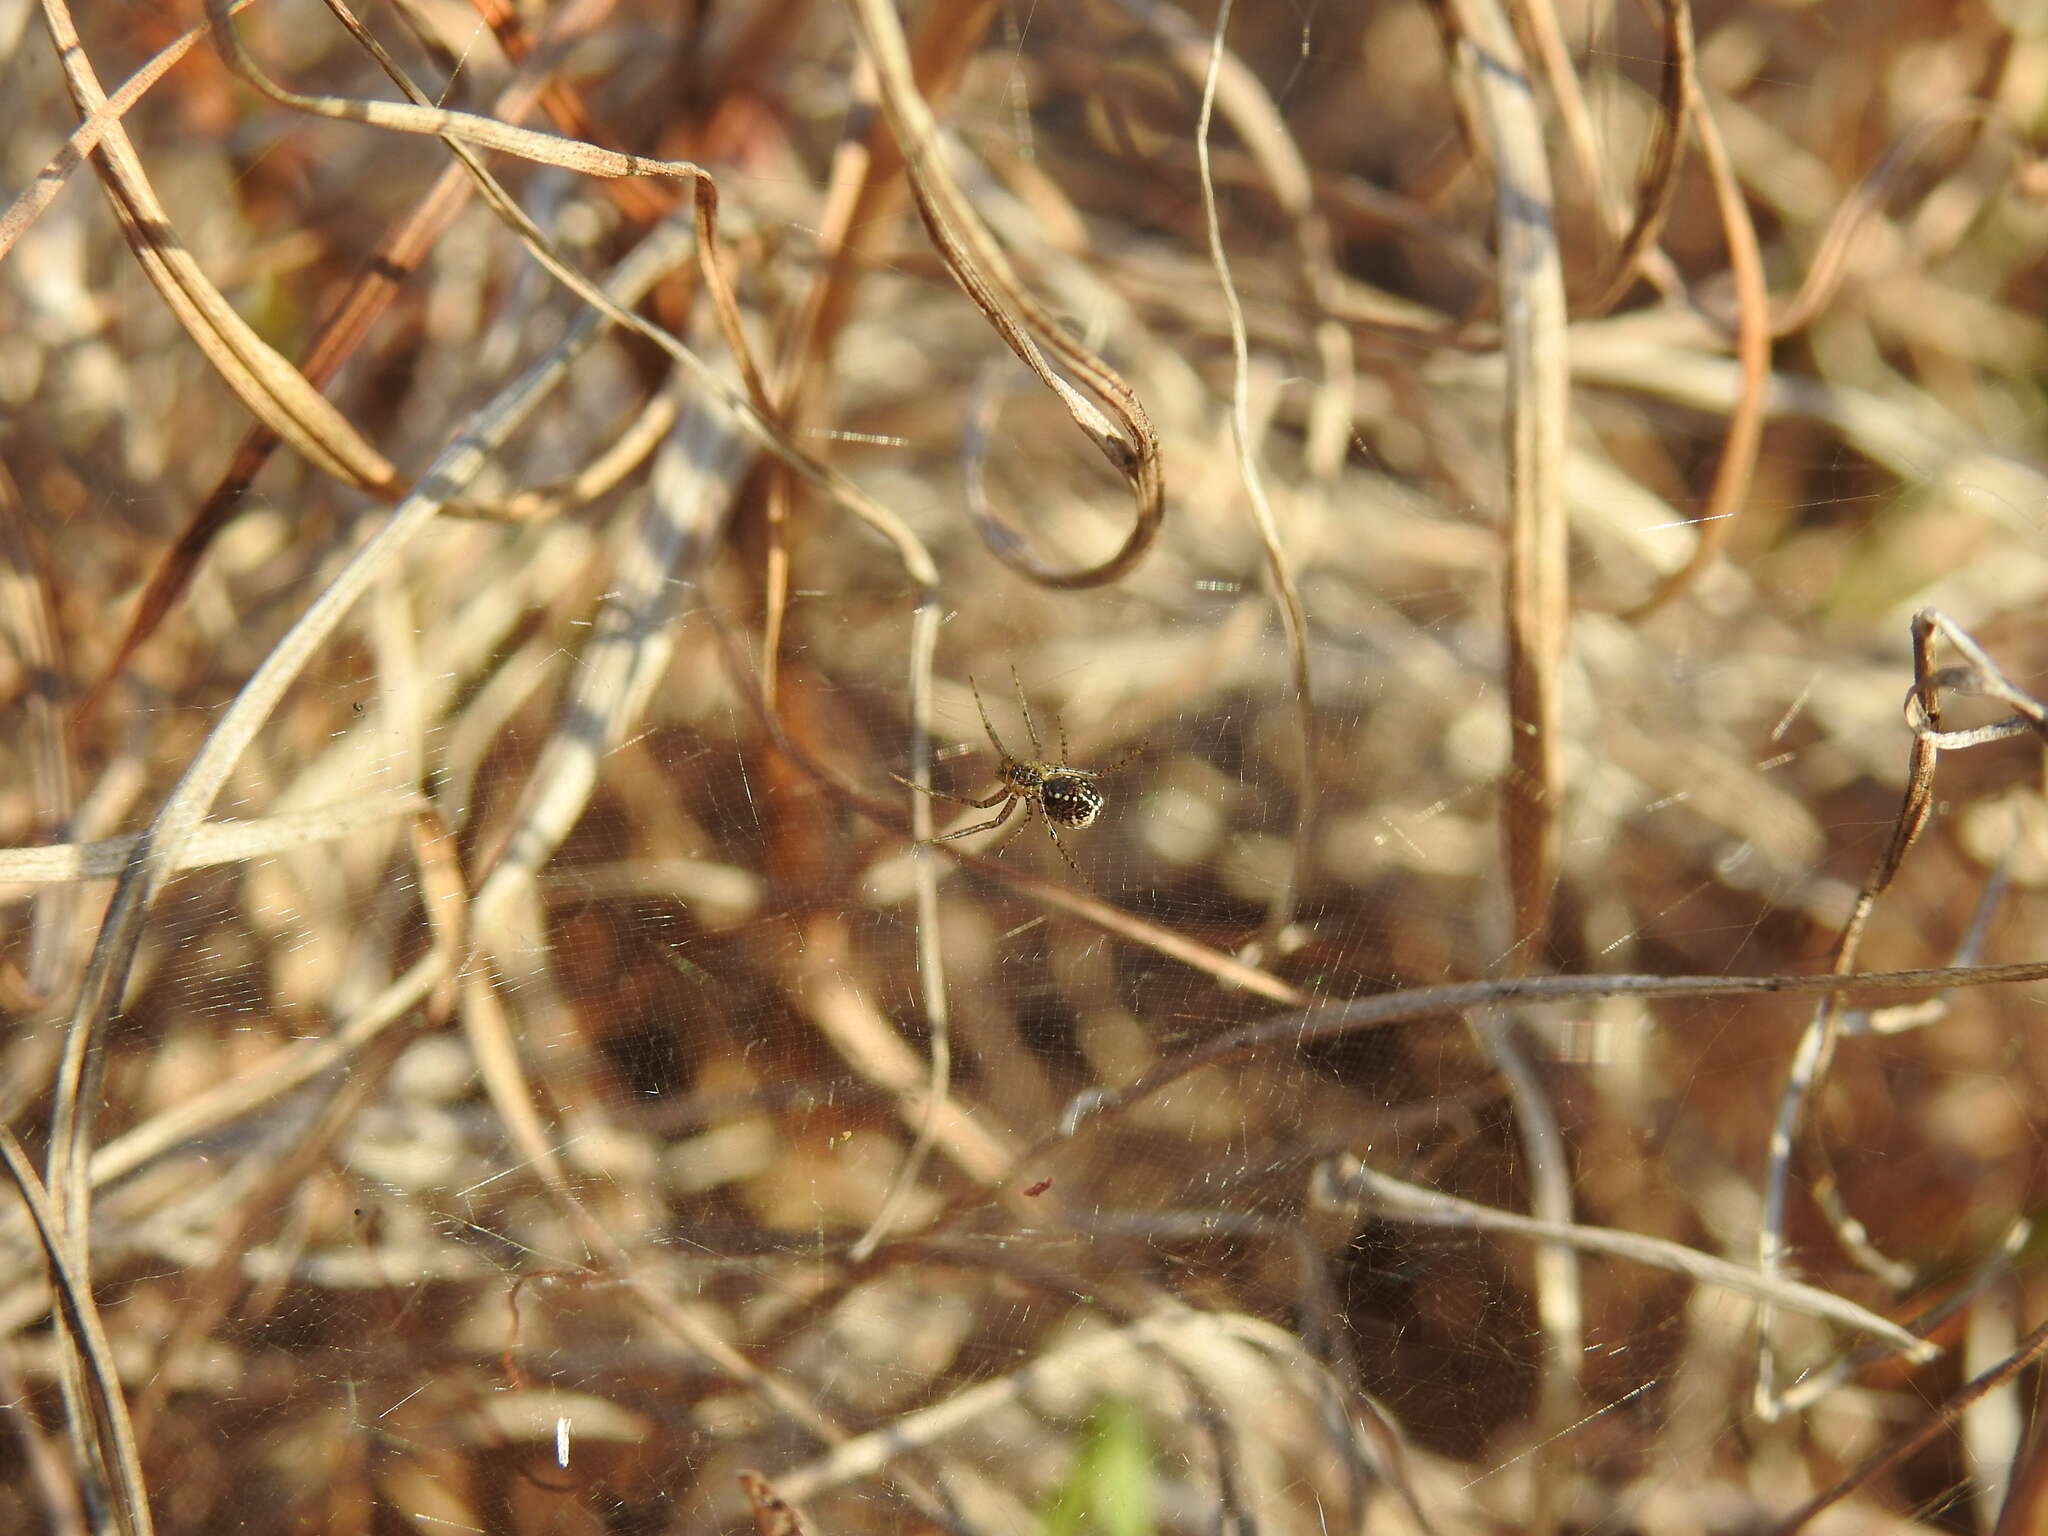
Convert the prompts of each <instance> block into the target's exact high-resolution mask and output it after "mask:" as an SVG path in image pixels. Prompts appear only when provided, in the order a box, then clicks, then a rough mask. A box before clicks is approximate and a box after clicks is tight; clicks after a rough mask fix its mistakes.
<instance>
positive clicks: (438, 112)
mask: <svg viewBox="0 0 2048 1536" xmlns="http://www.w3.org/2000/svg"><path fill="white" fill-rule="evenodd" d="M206 15H207V19H208V20H209V21H210V22H212V24H213V29H214V40H215V44H216V46H217V47H218V48H219V49H220V52H221V57H222V58H223V59H224V60H225V61H226V62H227V65H228V67H229V68H230V69H232V70H233V71H234V72H235V73H236V74H237V75H240V76H241V77H242V79H244V80H245V81H247V82H248V83H249V84H250V85H252V86H254V87H255V88H256V89H257V90H258V91H261V92H262V93H263V94H264V95H265V96H268V97H269V98H270V99H271V100H272V101H274V102H276V103H277V104H278V105H279V106H282V107H290V108H292V109H293V110H294V111H297V112H305V113H308V114H310V115H312V116H314V117H325V118H331V119H333V120H335V121H336V122H344V123H364V124H367V125H369V126H370V127H373V128H388V129H390V130H392V131H393V132H396V133H416V134H424V135H426V136H428V137H430V138H439V139H452V140H455V141H456V142H458V143H462V144H469V145H473V146H474V147H476V148H478V149H489V150H496V151H497V152H498V153H500V154H505V155H511V156H513V157H514V158H516V159H520V160H530V161H532V162H534V163H535V164H536V165H552V166H555V167H557V168H558V169H561V170H565V171H574V172H576V173H577V174H578V175H581V176H600V177H614V176H661V177H669V178H674V179H678V180H684V181H693V182H698V183H703V182H706V181H708V180H710V176H709V174H708V173H707V172H706V171H705V170H704V168H703V167H702V166H700V165H694V164H692V163H691V162H690V161H688V160H657V159H650V158H648V157H646V156H643V155H629V154H627V153H625V152H624V151H623V150H616V149H605V148H603V147H601V146H599V145H596V144H591V143H587V142H585V141H584V140H582V139H568V138H564V137H562V136H561V135H560V134H556V133H543V132H541V131H540V130H539V129H536V128H521V127H518V126H517V125H515V124H512V123H507V122H504V121H502V120H500V119H498V118H495V117H484V116H482V115H480V114H478V113H475V112H456V111H451V110H449V109H448V108H445V107H434V106H425V105H422V104H420V103H418V102H411V103H407V102H397V101H374V100H364V99H361V98H358V97H349V96H307V95H303V94H301V93H300V92H298V91H294V90H289V89H287V88H286V87H285V86H283V85H280V84H279V83H278V82H277V81H276V80H275V79H273V78H272V77H271V76H270V75H268V74H267V73H265V72H264V69H263V66H262V65H261V64H259V63H257V62H256V58H255V56H254V55H253V54H251V53H250V52H249V50H248V48H247V47H246V46H245V45H244V44H243V42H242V37H241V34H240V32H239V31H237V30H236V27H235V23H234V15H233V11H232V9H231V8H230V7H229V5H228V3H227V0H206Z"/></svg>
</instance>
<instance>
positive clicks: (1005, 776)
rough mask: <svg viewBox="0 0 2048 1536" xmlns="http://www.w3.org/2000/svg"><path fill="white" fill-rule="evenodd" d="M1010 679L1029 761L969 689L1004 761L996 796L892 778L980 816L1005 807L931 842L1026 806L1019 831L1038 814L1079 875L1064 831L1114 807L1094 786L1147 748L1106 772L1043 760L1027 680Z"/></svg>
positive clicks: (987, 827) (994, 822)
mask: <svg viewBox="0 0 2048 1536" xmlns="http://www.w3.org/2000/svg"><path fill="white" fill-rule="evenodd" d="M1010 680H1011V681H1012V682H1014V683H1015V684H1016V685H1017V704H1018V706H1019V707H1020V708H1021V709H1022V710H1023V712H1024V730H1025V734H1027V735H1028V736H1030V738H1031V751H1032V754H1033V755H1032V756H1031V757H1030V758H1018V757H1012V756H1011V755H1010V749H1009V748H1008V747H1006V746H1004V745H1003V738H1002V737H1000V736H998V735H997V734H996V728H995V724H994V722H993V721H991V720H990V719H989V717H988V706H987V705H986V704H984V703H982V702H981V690H980V689H979V688H977V687H975V683H974V679H973V678H971V677H970V678H968V679H967V686H968V687H969V688H970V689H973V691H974V707H975V708H976V709H978V710H980V711H981V728H982V729H983V730H985V731H987V732H988V739H989V745H991V746H993V747H994V748H995V749H996V756H997V757H998V758H1000V759H1001V762H1000V763H999V764H998V765H997V767H996V780H997V783H996V788H995V792H994V793H993V794H991V795H989V796H988V797H986V798H985V799H981V800H971V799H969V798H968V797H967V796H965V795H953V794H948V793H947V792H946V791H945V790H943V789H927V788H926V787H925V786H924V785H922V784H911V783H910V780H908V779H906V778H904V777H903V775H901V774H900V773H899V774H891V775H890V777H891V778H893V779H895V780H896V782H897V783H899V784H907V785H909V786H910V788H912V789H914V790H916V791H917V792H918V793H919V794H924V795H930V796H931V797H932V798H933V799H934V800H951V801H953V802H954V803H955V804H957V805H966V806H972V807H973V808H974V809H975V810H978V811H985V810H988V809H989V808H990V807H992V806H998V805H999V806H1001V807H1002V809H1001V810H999V811H997V812H996V814H995V815H993V816H991V817H990V818H989V819H988V820H987V821H978V822H976V823H975V824H974V825H973V826H971V827H962V828H961V829H960V830H959V831H958V832H948V833H946V834H945V836H943V837H935V838H933V839H932V841H933V842H935V843H950V842H952V841H953V840H954V839H955V838H960V837H972V836H973V835H974V834H975V833H977V832H990V831H993V830H994V829H995V828H997V827H1000V826H1001V825H1002V824H1003V823H1004V822H1006V821H1008V820H1009V819H1010V817H1011V815H1012V814H1013V813H1014V812H1015V811H1016V809H1017V807H1018V806H1020V805H1021V806H1023V807H1024V820H1023V821H1020V822H1019V823H1018V824H1017V831H1022V830H1023V829H1024V827H1025V825H1026V824H1028V823H1029V822H1030V820H1031V813H1032V812H1033V811H1037V812H1039V813H1040V814H1042V815H1043V816H1044V817H1045V831H1046V835H1047V836H1048V837H1050V838H1051V839H1052V845H1053V847H1055V848H1057V849H1059V851H1060V857H1061V858H1063V859H1065V860H1066V861H1067V867H1068V868H1069V869H1071V870H1073V871H1074V873H1075V874H1077V875H1078V874H1079V873H1080V872H1081V866H1080V865H1078V864H1076V863H1075V862H1074V856H1073V855H1072V854H1071V853H1068V852H1067V845H1066V844H1065V843H1063V842H1061V841H1060V833H1059V829H1060V828H1061V827H1065V828H1066V829H1067V830H1068V831H1069V832H1078V831H1079V830H1080V829H1081V828H1083V827H1086V826H1090V825H1092V824H1093V823H1094V821H1095V818H1096V817H1098V816H1100V815H1101V814H1102V808H1103V806H1105V805H1107V804H1108V803H1109V802H1108V801H1107V800H1106V799H1105V798H1104V796H1103V793H1102V791H1101V790H1099V789H1097V788H1096V787H1095V783H1096V780H1098V779H1101V778H1105V777H1107V776H1108V775H1110V774H1112V773H1115V772H1116V771H1117V770H1118V769H1119V768H1121V767H1123V766H1124V764H1126V763H1128V762H1129V761H1130V760H1131V759H1132V758H1134V757H1136V756H1137V755H1138V753H1140V752H1142V751H1143V750H1144V745H1143V743H1140V744H1139V745H1138V746H1136V747H1134V748H1132V749H1131V750H1130V751H1129V752H1126V753H1125V754H1124V755H1123V756H1122V757H1120V758H1118V759H1117V760H1116V761H1115V762H1114V763H1111V764H1110V765H1109V766H1108V767H1107V768H1075V767H1073V766H1071V765H1070V764H1068V763H1066V762H1064V761H1062V762H1057V763H1049V762H1045V761H1042V755H1043V753H1044V752H1045V746H1044V744H1043V743H1042V742H1040V741H1039V739H1038V730H1037V728H1036V727H1035V726H1033V725H1032V723H1031V704H1030V702H1029V701H1028V700H1027V699H1026V698H1025V697H1024V680H1023V679H1022V678H1020V677H1018V676H1017V669H1016V668H1015V667H1012V668H1011V669H1010ZM1054 719H1055V720H1056V721H1057V720H1058V717H1057V716H1055V717H1054ZM1066 755H1067V728H1066V726H1065V724H1064V723H1061V724H1060V756H1061V758H1065V757H1066ZM1010 836H1011V837H1014V836H1016V832H1012V833H1011V834H1010ZM1009 840H1010V839H1009V838H1007V837H1006V838H1004V839H1003V841H1002V844H1000V845H998V848H997V850H996V851H997V852H1001V850H1002V847H1003V846H1007V844H1008V843H1009Z"/></svg>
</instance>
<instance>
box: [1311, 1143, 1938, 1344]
mask: <svg viewBox="0 0 2048 1536" xmlns="http://www.w3.org/2000/svg"><path fill="white" fill-rule="evenodd" d="M1342 1164H1343V1166H1342V1167H1341V1168H1339V1167H1337V1166H1336V1165H1335V1164H1332V1163H1325V1164H1324V1165H1323V1167H1322V1168H1321V1169H1320V1170H1318V1183H1319V1185H1320V1186H1321V1187H1320V1189H1319V1190H1318V1193H1319V1195H1321V1196H1322V1197H1323V1198H1324V1199H1327V1200H1329V1201H1332V1202H1339V1201H1344V1200H1355V1201H1358V1202H1360V1203H1362V1204H1364V1205H1366V1206H1368V1207H1370V1208H1371V1209H1373V1210H1375V1211H1378V1212H1380V1213H1382V1214H1384V1215H1388V1216H1391V1217H1393V1218H1394V1219H1395V1220H1397V1221H1413V1222H1419V1223H1423V1224H1425V1225H1428V1226H1438V1227H1463V1228H1467V1229H1469V1230H1472V1231H1478V1232H1507V1233H1512V1234H1514V1235H1516V1236H1519V1237H1532V1238H1535V1239H1537V1240H1538V1241H1540V1242H1549V1243H1566V1244H1569V1245H1570V1246H1572V1247H1574V1248H1578V1249H1582V1250H1584V1251H1585V1252H1587V1253H1601V1254H1607V1255H1609V1256H1610V1257H1613V1258H1619V1259H1627V1260H1630V1261H1631V1262H1633V1263H1637V1264H1649V1265H1654V1266H1655V1267H1657V1268H1659V1269H1668V1270H1671V1271H1672V1272H1673V1273H1675V1274H1681V1275H1684V1276H1685V1277H1686V1278H1688V1279H1691V1280H1697V1281H1700V1282H1702V1283H1704V1284H1707V1285H1718V1286H1720V1287H1721V1288H1722V1289H1724V1290H1730V1291H1734V1292H1735V1293H1736V1294H1737V1295H1739V1296H1749V1297H1752V1298H1754V1299H1756V1300H1758V1301H1764V1302H1770V1303H1772V1304H1775V1305H1777V1306H1781V1307H1784V1308H1785V1309H1787V1310H1788V1311H1791V1310H1797V1311H1799V1312H1802V1313H1805V1314H1806V1315H1807V1316H1810V1317H1819V1318H1825V1319H1827V1320H1828V1321H1829V1322H1833V1323H1840V1324H1842V1325H1843V1326H1845V1327H1849V1328H1855V1329H1857V1330H1859V1331H1861V1332H1864V1333H1868V1334H1870V1335H1871V1336H1872V1337H1874V1338H1879V1339H1883V1340H1884V1341H1885V1342H1887V1343H1888V1344H1890V1345H1891V1346H1892V1348H1893V1349H1895V1350H1897V1351H1898V1352H1899V1353H1901V1354H1904V1355H1907V1356H1909V1357H1910V1358H1912V1359H1914V1360H1931V1359H1933V1358H1934V1357H1936V1356H1937V1355H1939V1354H1940V1353H1941V1351H1940V1350H1939V1349H1937V1348H1936V1347H1935V1346H1934V1345H1933V1344H1930V1343H1929V1342H1928V1341H1927V1340H1925V1339H1923V1338H1919V1337H1917V1336H1916V1335H1914V1334H1911V1333H1908V1332H1907V1331H1906V1330H1905V1329H1904V1328H1901V1327H1900V1326H1899V1325H1898V1324H1897V1323H1895V1322H1893V1321H1892V1320H1891V1319H1890V1318H1888V1317H1880V1316H1878V1315H1877V1314H1876V1313H1875V1312H1872V1311H1870V1310H1869V1309H1868V1308H1866V1307H1859V1306H1857V1305H1856V1303H1855V1302H1853V1301H1847V1300H1844V1299H1843V1298H1842V1297H1840V1296H1837V1295H1835V1294H1834V1293H1833V1292H1831V1291H1823V1290H1821V1289H1820V1288H1819V1287H1818V1286H1812V1285H1805V1284H1802V1283H1801V1282H1799V1281H1797V1280H1785V1279H1782V1278H1778V1277H1774V1276H1771V1275H1768V1274H1765V1273H1762V1272H1760V1271H1758V1270H1754V1269H1750V1268H1748V1267H1746V1266H1744V1265H1741V1264H1737V1263H1734V1262H1732V1261H1731V1260H1728V1259H1724V1258H1720V1257H1718V1256H1716V1255H1714V1254H1711V1253H1702V1252H1700V1251H1699V1250H1698V1249H1697V1248H1688V1247H1686V1246H1685V1245H1684V1244H1683V1243H1674V1242H1670V1241H1668V1240H1666V1239H1664V1238H1661V1237H1646V1236H1644V1235H1643V1234H1641V1233H1638V1232H1624V1231H1619V1230H1616V1229H1615V1228H1612V1227H1590V1226H1585V1225H1582V1224H1580V1223H1576V1222H1571V1223H1558V1222H1551V1221H1535V1220H1532V1219H1530V1218H1529V1217H1527V1216H1518V1215H1516V1214H1515V1213H1514V1212H1513V1211H1503V1210H1498V1209H1496V1208H1494V1207H1493V1206H1489V1205H1480V1204H1477V1203H1476V1202H1474V1201H1471V1200H1461V1199H1459V1198H1458V1197H1457V1196H1455V1195H1447V1194H1443V1193H1441V1192H1439V1191H1437V1190H1433V1189H1425V1188H1423V1187H1422V1186H1421V1185H1419V1184H1410V1183H1408V1182H1407V1181H1406V1180H1405V1179H1397V1178H1394V1177H1392V1176H1390V1175H1388V1174H1384V1173H1381V1172H1379V1171H1378V1170H1377V1169H1374V1168H1370V1167H1367V1166H1366V1165H1365V1164H1364V1163H1362V1162H1359V1161H1358V1160H1356V1159H1354V1158H1345V1159H1343V1160H1342Z"/></svg>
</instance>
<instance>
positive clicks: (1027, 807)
mask: <svg viewBox="0 0 2048 1536" xmlns="http://www.w3.org/2000/svg"><path fill="white" fill-rule="evenodd" d="M1017 803H1018V804H1019V805H1021V806H1023V807H1024V819H1023V820H1022V821H1020V822H1018V823H1017V825H1016V826H1014V827H1012V828H1010V830H1009V831H1007V832H1005V833H1004V834H1003V835H1002V836H1001V837H999V838H997V839H996V840H995V842H994V843H992V844H991V845H990V846H989V850H988V856H989V857H990V858H992V859H993V858H995V857H996V856H998V855H999V854H1001V853H1002V851H1003V850H1004V849H1005V848H1007V847H1009V846H1010V844H1011V843H1013V842H1014V841H1016V838H1017V834H1018V833H1019V832H1022V831H1023V830H1024V829H1025V828H1026V827H1028V826H1030V825H1031V817H1032V813H1033V812H1035V811H1036V810H1037V809H1038V804H1037V802H1036V801H1034V800H1032V799H1030V798H1028V797H1027V796H1024V795H1019V796H1018V797H1017ZM1046 825H1048V826H1050V825H1051V823H1050V822H1048V823H1046Z"/></svg>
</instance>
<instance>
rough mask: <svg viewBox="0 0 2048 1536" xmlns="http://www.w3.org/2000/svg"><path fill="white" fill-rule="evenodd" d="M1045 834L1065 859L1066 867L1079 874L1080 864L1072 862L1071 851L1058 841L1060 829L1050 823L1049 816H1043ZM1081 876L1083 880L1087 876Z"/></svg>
mask: <svg viewBox="0 0 2048 1536" xmlns="http://www.w3.org/2000/svg"><path fill="white" fill-rule="evenodd" d="M1045 835H1046V836H1047V837H1049V838H1051V839H1052V845H1053V847H1055V848H1057V849H1059V851H1060V857H1061V858H1063V859H1065V860H1066V861H1067V868H1069V869H1071V870H1072V871H1073V872H1074V873H1075V874H1077V875H1080V874H1081V866H1080V865H1078V864H1076V863H1075V862H1074V856H1073V855H1072V854H1071V853H1069V852H1067V845H1066V844H1065V843H1063V842H1061V841H1060V829H1059V828H1058V827H1056V826H1054V825H1053V824H1052V818H1051V817H1050V816H1048V817H1046V818H1045ZM1081 878H1082V879H1084V880H1085V879H1087V878H1088V877H1087V876H1086V875H1081Z"/></svg>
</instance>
